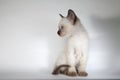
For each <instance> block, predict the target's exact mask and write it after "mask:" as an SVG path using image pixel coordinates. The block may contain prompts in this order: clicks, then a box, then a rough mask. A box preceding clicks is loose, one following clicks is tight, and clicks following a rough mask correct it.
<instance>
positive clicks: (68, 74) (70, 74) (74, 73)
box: [66, 72, 77, 77]
mask: <svg viewBox="0 0 120 80" xmlns="http://www.w3.org/2000/svg"><path fill="white" fill-rule="evenodd" d="M66 75H67V76H72V77H74V76H77V73H76V72H67V73H66Z"/></svg>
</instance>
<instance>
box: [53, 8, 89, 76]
mask: <svg viewBox="0 0 120 80" xmlns="http://www.w3.org/2000/svg"><path fill="white" fill-rule="evenodd" d="M60 16H61V18H62V19H61V20H60V22H59V25H58V27H59V30H58V32H57V33H58V35H59V36H61V37H66V38H67V43H66V46H65V51H64V53H63V54H61V56H59V58H58V60H57V62H56V64H55V68H54V70H53V73H52V74H59V73H61V74H65V75H68V76H76V75H79V76H87V75H88V73H87V72H86V65H87V59H88V34H87V31H86V30H85V28H84V27H83V25H82V24H81V22H80V20H79V18H78V17H77V16H76V14H75V13H74V11H73V10H71V9H69V10H68V15H67V17H64V16H62V15H61V14H60Z"/></svg>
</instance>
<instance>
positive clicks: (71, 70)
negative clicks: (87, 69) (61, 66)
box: [66, 47, 77, 76]
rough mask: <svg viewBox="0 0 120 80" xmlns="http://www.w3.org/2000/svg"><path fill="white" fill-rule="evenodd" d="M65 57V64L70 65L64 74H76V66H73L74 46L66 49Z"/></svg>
mask: <svg viewBox="0 0 120 80" xmlns="http://www.w3.org/2000/svg"><path fill="white" fill-rule="evenodd" d="M66 59H67V64H68V65H70V67H69V68H68V71H67V72H66V75H68V76H77V72H76V68H75V57H74V48H72V47H68V48H67V51H66Z"/></svg>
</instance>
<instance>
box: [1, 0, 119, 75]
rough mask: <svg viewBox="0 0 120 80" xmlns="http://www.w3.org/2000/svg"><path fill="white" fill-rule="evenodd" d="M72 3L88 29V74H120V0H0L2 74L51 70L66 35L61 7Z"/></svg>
mask: <svg viewBox="0 0 120 80" xmlns="http://www.w3.org/2000/svg"><path fill="white" fill-rule="evenodd" d="M68 9H73V10H74V11H75V13H76V14H77V16H78V17H79V18H80V19H81V22H82V23H83V25H84V26H85V28H86V29H87V31H88V33H89V35H90V46H89V61H88V66H87V71H88V72H89V74H95V73H96V74H112V75H119V74H120V62H119V61H120V1H119V0H59V1H58V0H51V1H50V0H0V75H1V76H3V74H4V76H6V75H5V74H6V73H14V72H15V73H19V72H20V73H25V72H28V73H42V72H47V73H48V74H50V73H51V71H52V69H53V65H54V63H55V59H56V58H57V55H58V54H59V53H61V51H62V48H63V44H64V43H63V41H64V39H62V38H60V37H59V36H58V35H57V25H58V22H59V20H60V17H59V13H61V14H63V15H65V16H66V15H67V11H68Z"/></svg>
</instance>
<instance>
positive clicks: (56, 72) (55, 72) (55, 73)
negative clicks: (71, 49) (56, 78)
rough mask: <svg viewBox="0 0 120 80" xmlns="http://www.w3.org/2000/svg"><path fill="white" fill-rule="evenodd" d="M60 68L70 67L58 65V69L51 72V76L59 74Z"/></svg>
mask: <svg viewBox="0 0 120 80" xmlns="http://www.w3.org/2000/svg"><path fill="white" fill-rule="evenodd" d="M62 67H66V68H68V67H70V65H66V64H65V65H59V66H58V67H56V68H55V69H54V71H53V72H52V74H53V75H57V74H59V73H60V69H61V68H62Z"/></svg>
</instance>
